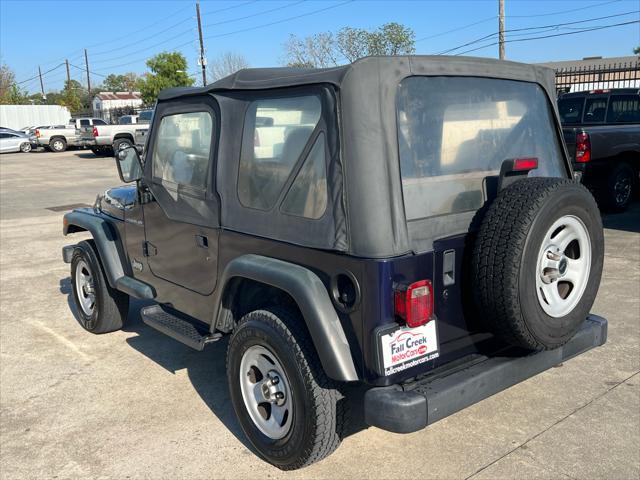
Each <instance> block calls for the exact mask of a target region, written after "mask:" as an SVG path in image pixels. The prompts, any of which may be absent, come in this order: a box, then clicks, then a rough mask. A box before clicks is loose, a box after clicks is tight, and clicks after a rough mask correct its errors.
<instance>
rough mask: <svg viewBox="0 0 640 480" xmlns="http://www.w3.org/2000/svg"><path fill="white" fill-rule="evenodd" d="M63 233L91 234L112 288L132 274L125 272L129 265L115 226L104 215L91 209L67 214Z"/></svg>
mask: <svg viewBox="0 0 640 480" xmlns="http://www.w3.org/2000/svg"><path fill="white" fill-rule="evenodd" d="M62 224H63V228H62V233H63V234H64V235H65V236H66V235H67V234H69V233H73V232H77V231H82V230H86V231H88V232H90V233H91V235H92V236H93V240H94V242H95V245H96V248H97V249H98V253H99V258H100V261H101V262H102V267H103V268H104V271H105V274H106V277H107V281H108V282H109V285H110V286H111V287H112V288H117V285H116V282H117V281H118V279H120V278H122V277H124V276H125V275H128V274H130V273H129V272H127V271H126V270H125V268H126V266H128V265H129V264H128V263H127V261H126V254H125V252H124V249H123V247H122V242H121V241H120V237H119V235H118V231H117V229H116V227H115V226H113V225H112V224H111V221H109V220H108V219H106V218H105V217H104V216H103V215H99V214H96V213H95V212H94V211H93V210H90V209H82V210H80V209H78V210H73V211H72V212H69V213H66V214H65V215H64V219H63V222H62Z"/></svg>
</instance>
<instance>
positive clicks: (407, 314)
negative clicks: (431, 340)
mask: <svg viewBox="0 0 640 480" xmlns="http://www.w3.org/2000/svg"><path fill="white" fill-rule="evenodd" d="M394 307H395V314H396V315H397V316H398V317H400V318H401V319H402V320H404V321H405V322H406V323H407V326H409V327H411V328H413V327H419V326H420V325H424V324H425V323H427V322H428V321H429V320H430V319H431V317H432V315H433V285H432V283H431V281H430V280H420V281H419V282H415V283H412V284H411V285H409V286H404V285H403V286H400V287H398V288H396V290H395V291H394Z"/></svg>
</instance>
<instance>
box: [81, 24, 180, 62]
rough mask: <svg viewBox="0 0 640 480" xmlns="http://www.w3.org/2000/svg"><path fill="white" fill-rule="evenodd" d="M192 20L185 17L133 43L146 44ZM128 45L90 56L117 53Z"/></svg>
mask: <svg viewBox="0 0 640 480" xmlns="http://www.w3.org/2000/svg"><path fill="white" fill-rule="evenodd" d="M192 20H193V17H192V16H189V17H187V18H185V19H183V20H181V21H179V22H178V23H174V24H173V25H171V26H170V27H167V28H165V29H164V30H160V31H159V32H156V33H154V34H153V35H149V36H148V37H145V38H143V39H141V40H136V42H135V43H136V44H139V43H144V42H146V41H147V40H151V39H153V38H156V37H158V36H160V35H162V34H163V33H165V32H168V31H169V30H171V29H173V28H176V27H177V26H179V25H182V24H184V23H186V22H189V21H192ZM130 45H131V44H129V45H126V46H124V47H122V46H121V47H116V48H111V49H109V50H103V51H98V52H96V53H93V52H91V56H93V57H99V56H101V55H105V54H107V53H111V52H115V51H118V50H122V49H123V48H126V47H127V46H130Z"/></svg>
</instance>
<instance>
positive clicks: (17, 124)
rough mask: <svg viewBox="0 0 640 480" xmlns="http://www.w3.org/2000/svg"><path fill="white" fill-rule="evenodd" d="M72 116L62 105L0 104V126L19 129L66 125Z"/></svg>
mask: <svg viewBox="0 0 640 480" xmlns="http://www.w3.org/2000/svg"><path fill="white" fill-rule="evenodd" d="M70 118H71V113H70V112H69V109H68V108H67V107H61V106H60V105H0V127H5V128H13V129H14V130H19V129H21V128H24V127H39V126H42V125H66V124H67V123H68V122H69V119H70Z"/></svg>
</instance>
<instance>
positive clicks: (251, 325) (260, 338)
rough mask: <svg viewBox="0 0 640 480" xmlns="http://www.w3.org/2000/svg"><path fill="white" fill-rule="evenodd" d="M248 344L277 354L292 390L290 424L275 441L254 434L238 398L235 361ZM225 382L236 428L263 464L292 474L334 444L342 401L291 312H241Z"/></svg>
mask: <svg viewBox="0 0 640 480" xmlns="http://www.w3.org/2000/svg"><path fill="white" fill-rule="evenodd" d="M253 345H262V346H265V347H266V348H268V349H269V350H270V351H271V352H273V353H274V354H275V355H276V356H277V358H278V360H279V362H280V364H281V365H282V366H283V368H284V370H285V373H286V375H287V378H288V380H289V383H290V387H291V390H292V391H293V394H292V398H293V399H294V407H293V412H294V413H293V421H292V424H291V427H290V429H289V431H288V433H287V434H286V435H285V436H284V437H283V438H281V439H280V440H271V439H270V438H268V437H267V436H266V435H264V434H263V433H262V432H260V430H259V429H258V428H257V427H256V425H255V424H254V422H253V420H251V417H250V416H249V413H248V412H247V410H246V408H247V407H246V406H245V403H244V401H243V398H242V391H241V389H240V385H239V374H240V371H239V369H240V362H241V359H242V356H243V354H244V352H245V351H246V350H247V349H248V348H250V347H251V346H253ZM227 379H228V383H229V392H230V396H231V402H232V404H233V407H234V410H235V412H236V415H237V417H238V420H239V421H240V425H241V427H242V430H243V431H244V433H245V435H246V436H247V437H248V439H249V441H250V442H251V444H252V445H253V446H254V447H255V449H256V450H257V451H258V453H259V454H260V455H261V456H262V457H263V458H264V459H266V460H267V461H268V462H269V463H271V464H273V465H275V466H277V467H278V468H280V469H282V470H294V469H297V468H301V467H304V466H307V465H310V464H312V463H314V462H317V461H319V460H321V459H323V458H325V457H326V456H328V455H329V454H331V453H332V452H333V451H334V450H335V449H336V448H337V447H338V446H339V445H340V442H341V440H342V436H343V432H344V429H345V425H346V423H347V420H346V413H347V408H348V407H347V401H346V399H345V398H342V395H341V394H340V392H339V391H338V385H337V383H336V382H334V381H333V380H331V379H329V378H328V377H327V376H326V374H325V372H324V370H323V369H322V365H321V364H320V359H319V358H318V354H317V353H316V351H315V348H314V346H313V343H312V341H311V338H310V336H309V334H308V332H307V330H306V328H305V327H304V320H303V319H302V318H301V316H300V314H299V313H298V312H297V311H294V310H293V309H288V308H284V307H269V308H265V309H264V310H255V311H253V312H250V313H248V314H246V315H245V316H244V317H243V318H242V319H241V320H240V322H239V323H238V326H237V327H236V329H235V330H234V332H233V335H232V336H231V339H230V341H229V347H228V351H227Z"/></svg>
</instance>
